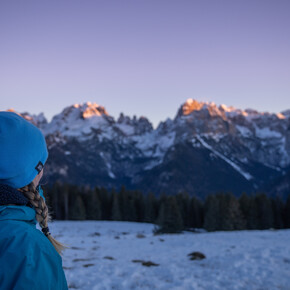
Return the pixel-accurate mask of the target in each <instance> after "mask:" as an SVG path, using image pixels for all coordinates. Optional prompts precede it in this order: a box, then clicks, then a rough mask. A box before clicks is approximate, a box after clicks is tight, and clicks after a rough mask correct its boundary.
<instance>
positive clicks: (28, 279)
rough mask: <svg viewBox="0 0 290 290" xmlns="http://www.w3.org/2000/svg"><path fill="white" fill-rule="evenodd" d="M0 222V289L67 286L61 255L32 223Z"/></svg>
mask: <svg viewBox="0 0 290 290" xmlns="http://www.w3.org/2000/svg"><path fill="white" fill-rule="evenodd" d="M0 223H1V227H0V263H1V265H6V267H1V268H0V289H6V288H7V289H10V288H11V289H12V288H13V289H28V288H29V289H67V283H66V279H65V275H64V271H63V268H62V259H61V256H60V255H59V254H58V253H57V251H56V250H55V249H54V247H53V245H52V244H51V242H50V241H49V240H48V239H47V237H46V236H45V235H44V234H43V233H42V232H40V231H39V230H38V229H36V228H35V225H31V224H29V223H27V222H24V221H17V220H7V221H1V222H0ZM11 283H13V285H12V284H11ZM7 286H9V287H7ZM28 286H29V287H28Z"/></svg>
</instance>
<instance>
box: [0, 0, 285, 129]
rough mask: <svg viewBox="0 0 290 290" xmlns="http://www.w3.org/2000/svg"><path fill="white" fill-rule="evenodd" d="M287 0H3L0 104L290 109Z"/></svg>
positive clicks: (155, 116)
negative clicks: (190, 102)
mask: <svg viewBox="0 0 290 290" xmlns="http://www.w3.org/2000/svg"><path fill="white" fill-rule="evenodd" d="M289 15H290V1H289V0H271V1H268V0H259V1H257V0H227V1H225V0H218V1H217V0H211V1H210V0H199V1H196V0H176V1H172V0H134V1H133V0H131V1H129V0H118V1H117V0H115V1H110V0H66V1H65V0H62V1H60V0H57V1H55V0H50V1H44V0H1V1H0V109H1V110H5V109H8V108H14V109H15V110H17V111H20V112H23V111H29V112H31V113H34V114H36V113H40V112H44V113H45V115H46V116H47V117H48V118H49V119H50V118H51V117H52V116H53V115H54V114H56V113H59V112H60V111H61V110H62V109H63V108H64V107H66V106H68V105H71V104H74V103H82V102H86V101H91V102H96V103H98V104H100V105H102V106H104V107H105V108H106V110H107V111H108V113H109V114H110V115H112V116H114V117H118V116H119V113H120V112H124V113H125V114H126V115H129V116H133V115H134V114H135V115H137V117H139V116H146V117H148V118H149V119H150V121H151V122H153V124H154V127H156V125H157V124H158V123H159V121H161V120H165V119H166V118H167V117H170V118H174V117H175V114H176V112H177V109H178V108H179V106H180V105H181V104H182V103H183V102H184V101H185V100H186V99H188V98H194V99H197V100H200V101H213V102H215V103H217V104H226V105H229V106H230V105H233V106H235V107H238V108H242V109H245V108H254V109H257V110H260V111H270V112H280V111H282V110H285V109H290V16H289Z"/></svg>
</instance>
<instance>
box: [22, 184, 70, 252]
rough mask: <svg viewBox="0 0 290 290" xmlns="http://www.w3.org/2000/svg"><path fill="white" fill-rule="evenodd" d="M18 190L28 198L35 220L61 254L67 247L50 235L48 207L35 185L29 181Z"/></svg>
mask: <svg viewBox="0 0 290 290" xmlns="http://www.w3.org/2000/svg"><path fill="white" fill-rule="evenodd" d="M19 190H20V191H21V192H22V193H23V195H24V196H25V197H26V198H28V199H29V203H30V204H31V205H32V206H33V208H34V210H35V213H36V220H37V221H38V223H39V225H40V227H41V229H42V232H43V233H44V235H45V236H46V237H47V238H48V239H49V241H50V242H51V243H52V245H53V246H54V248H55V249H56V251H57V252H58V253H59V254H62V252H63V250H65V249H66V248H68V247H67V246H66V245H64V244H62V243H60V242H58V241H57V240H56V239H54V238H53V237H52V236H51V233H50V231H49V228H48V222H50V221H51V216H50V214H49V212H48V207H47V205H46V203H45V201H44V199H43V198H42V196H40V194H39V192H38V190H37V187H36V186H35V185H34V183H33V182H31V183H30V184H28V185H26V186H24V187H22V188H20V189H19Z"/></svg>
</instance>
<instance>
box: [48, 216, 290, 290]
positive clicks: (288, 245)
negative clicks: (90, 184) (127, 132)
mask: <svg viewBox="0 0 290 290" xmlns="http://www.w3.org/2000/svg"><path fill="white" fill-rule="evenodd" d="M50 228H51V232H52V234H53V235H54V236H55V237H56V238H58V240H60V241H61V242H63V243H65V244H67V245H69V246H70V249H68V250H66V251H65V252H64V255H63V267H64V270H65V274H66V277H67V281H68V285H69V289H95V290H98V289H184V290H187V289H211V290H212V289H285V290H286V289H290V242H289V241H290V230H268V231H258V230H255V231H234V232H210V233H207V232H202V233H192V232H183V233H182V234H165V235H153V233H152V230H153V228H154V225H153V224H146V223H134V222H116V221H54V222H52V223H51V226H50ZM195 252H198V253H195ZM190 254H191V255H190ZM202 254H203V255H204V256H205V257H203V256H202Z"/></svg>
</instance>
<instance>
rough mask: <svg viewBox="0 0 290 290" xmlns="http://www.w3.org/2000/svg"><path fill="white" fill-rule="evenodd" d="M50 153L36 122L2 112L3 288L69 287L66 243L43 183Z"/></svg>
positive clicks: (0, 286) (0, 271)
mask: <svg viewBox="0 0 290 290" xmlns="http://www.w3.org/2000/svg"><path fill="white" fill-rule="evenodd" d="M47 157H48V152H47V147H46V142H45V139H44V136H43V135H42V133H41V131H40V130H39V129H38V128H37V127H36V126H34V125H32V124H31V123H29V122H28V121H26V120H25V119H24V118H22V117H21V116H18V115H17V114H15V113H12V112H0V289H5V290H6V289H29V290H30V289H31V290H32V289H41V290H43V289H53V290H54V289H68V287H67V282H66V278H65V275H64V271H63V268H62V259H61V256H60V254H61V252H62V250H64V248H65V246H64V245H62V244H61V243H59V242H57V241H56V240H55V239H54V238H53V237H52V236H51V234H50V232H49V228H48V221H49V220H50V217H49V214H48V208H47V206H46V203H45V198H44V196H43V194H42V189H41V187H40V186H39V185H38V184H39V181H40V179H41V177H42V175H43V166H44V164H45V162H46V160H47ZM37 221H38V222H39V225H40V227H41V229H42V232H43V233H41V231H39V230H38V229H36V222H37Z"/></svg>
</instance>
